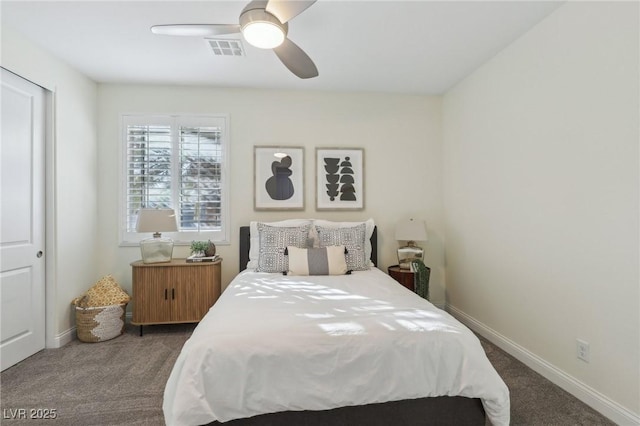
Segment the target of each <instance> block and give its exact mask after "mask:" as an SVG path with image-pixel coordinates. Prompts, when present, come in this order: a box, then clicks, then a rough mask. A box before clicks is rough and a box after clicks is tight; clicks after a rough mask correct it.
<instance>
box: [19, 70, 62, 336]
mask: <svg viewBox="0 0 640 426" xmlns="http://www.w3.org/2000/svg"><path fill="white" fill-rule="evenodd" d="M23 78H25V77H23ZM29 81H31V82H32V83H34V84H37V85H38V86H40V87H42V88H43V89H44V90H45V132H44V145H45V150H44V175H45V188H44V193H45V196H44V211H45V213H44V230H45V231H44V247H45V253H46V255H45V262H44V306H45V308H44V318H45V320H44V330H45V331H44V336H45V337H44V344H45V348H60V347H62V346H64V345H65V344H66V343H68V342H70V341H71V340H72V337H73V336H69V337H68V339H60V338H59V337H58V336H57V333H56V329H57V324H56V323H57V322H58V315H57V312H56V308H55V307H56V299H57V294H58V291H57V289H58V287H57V279H56V278H57V268H56V264H57V262H56V255H57V253H56V247H57V244H56V235H57V233H56V229H57V228H56V223H57V221H56V173H55V171H56V167H55V166H56V161H55V160H56V138H55V129H56V128H55V99H56V95H55V87H54V88H53V89H50V88H48V87H46V86H43V85H41V84H38V83H36V82H34V81H32V80H29Z"/></svg>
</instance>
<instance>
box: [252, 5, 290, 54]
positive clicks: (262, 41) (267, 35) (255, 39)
mask: <svg viewBox="0 0 640 426" xmlns="http://www.w3.org/2000/svg"><path fill="white" fill-rule="evenodd" d="M240 29H241V31H242V35H243V36H244V38H245V40H247V42H248V43H249V44H251V45H253V46H255V47H259V48H261V49H273V48H274V47H278V46H280V45H281V44H282V42H284V39H285V38H286V36H287V30H288V25H287V24H286V23H285V24H282V23H281V22H280V21H278V18H276V17H275V16H273V15H272V14H270V13H268V12H266V11H265V10H264V9H252V10H248V11H246V12H244V13H243V14H242V15H240Z"/></svg>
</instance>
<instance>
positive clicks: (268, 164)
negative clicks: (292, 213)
mask: <svg viewBox="0 0 640 426" xmlns="http://www.w3.org/2000/svg"><path fill="white" fill-rule="evenodd" d="M253 170H254V184H253V186H254V188H253V193H254V199H253V208H254V209H255V210H304V148H302V147H291V146H254V147H253Z"/></svg>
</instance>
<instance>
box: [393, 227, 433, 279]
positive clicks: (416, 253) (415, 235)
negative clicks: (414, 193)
mask: <svg viewBox="0 0 640 426" xmlns="http://www.w3.org/2000/svg"><path fill="white" fill-rule="evenodd" d="M396 240H398V241H406V242H407V245H406V246H403V247H399V248H398V264H399V265H400V268H401V269H410V268H411V261H413V260H416V259H420V260H424V250H423V249H422V248H421V247H418V246H417V245H416V241H427V240H428V238H427V226H426V225H425V223H424V221H422V220H413V219H409V220H403V221H400V222H398V223H397V224H396Z"/></svg>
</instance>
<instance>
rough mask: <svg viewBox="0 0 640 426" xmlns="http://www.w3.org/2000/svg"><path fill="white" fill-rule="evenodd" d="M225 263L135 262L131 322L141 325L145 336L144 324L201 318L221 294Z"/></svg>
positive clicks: (178, 321)
mask: <svg viewBox="0 0 640 426" xmlns="http://www.w3.org/2000/svg"><path fill="white" fill-rule="evenodd" d="M221 263H222V259H220V260H216V261H215V262H195V263H188V262H187V261H186V260H185V259H173V260H172V261H171V262H166V263H142V261H137V262H133V263H132V264H131V268H132V282H133V320H132V321H131V324H133V325H139V326H140V335H141V336H142V326H143V325H150V324H178V323H189V322H199V321H200V320H201V319H202V317H203V316H204V315H205V314H206V313H207V312H208V311H209V308H210V307H211V306H213V304H214V303H215V302H216V300H218V297H220V292H221V291H220V265H221Z"/></svg>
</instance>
